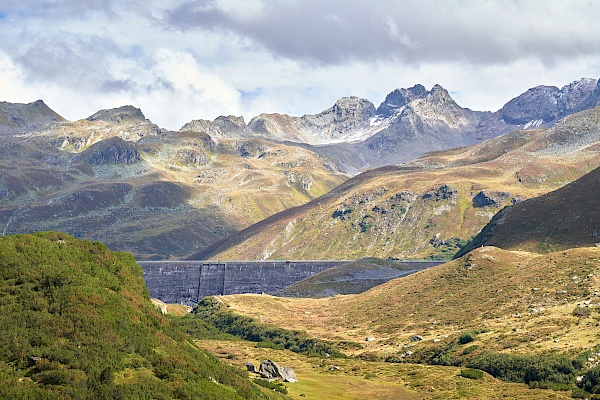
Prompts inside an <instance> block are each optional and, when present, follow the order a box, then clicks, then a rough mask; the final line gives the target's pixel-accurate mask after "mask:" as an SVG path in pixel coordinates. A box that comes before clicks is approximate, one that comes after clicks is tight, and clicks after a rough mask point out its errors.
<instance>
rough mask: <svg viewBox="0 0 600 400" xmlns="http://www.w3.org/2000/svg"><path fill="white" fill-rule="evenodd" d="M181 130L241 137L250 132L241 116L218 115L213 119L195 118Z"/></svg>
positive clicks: (216, 135)
mask: <svg viewBox="0 0 600 400" xmlns="http://www.w3.org/2000/svg"><path fill="white" fill-rule="evenodd" d="M179 131H180V132H182V131H190V132H203V133H207V134H209V135H210V136H212V137H215V138H220V137H223V138H241V137H244V136H247V135H249V134H250V132H249V130H248V129H247V126H246V122H245V121H244V118H243V117H236V116H233V115H229V116H227V117H225V116H220V117H217V118H215V120H214V121H209V120H206V119H195V120H193V121H191V122H188V123H187V124H185V125H183V126H182V127H181V129H180V130H179Z"/></svg>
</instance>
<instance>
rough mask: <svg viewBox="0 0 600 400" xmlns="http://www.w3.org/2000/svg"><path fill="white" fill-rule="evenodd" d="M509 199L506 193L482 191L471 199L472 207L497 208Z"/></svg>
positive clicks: (508, 194)
mask: <svg viewBox="0 0 600 400" xmlns="http://www.w3.org/2000/svg"><path fill="white" fill-rule="evenodd" d="M509 197H510V193H508V192H493V191H488V190H482V191H481V192H479V193H477V194H476V195H475V197H473V205H474V206H475V207H487V206H498V205H502V204H503V203H504V202H505V201H506V200H508V198H509Z"/></svg>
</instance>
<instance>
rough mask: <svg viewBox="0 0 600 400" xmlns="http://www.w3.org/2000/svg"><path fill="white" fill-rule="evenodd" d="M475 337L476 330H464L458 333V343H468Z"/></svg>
mask: <svg viewBox="0 0 600 400" xmlns="http://www.w3.org/2000/svg"><path fill="white" fill-rule="evenodd" d="M476 337H477V332H475V331H469V332H465V333H463V334H462V335H460V337H459V338H458V343H460V344H467V343H470V342H472V341H473V340H475V338H476Z"/></svg>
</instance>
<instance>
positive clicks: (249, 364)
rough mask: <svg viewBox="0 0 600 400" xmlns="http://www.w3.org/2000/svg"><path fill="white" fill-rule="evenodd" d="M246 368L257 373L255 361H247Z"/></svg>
mask: <svg viewBox="0 0 600 400" xmlns="http://www.w3.org/2000/svg"><path fill="white" fill-rule="evenodd" d="M246 369H247V370H248V372H253V373H256V365H254V363H251V362H247V363H246Z"/></svg>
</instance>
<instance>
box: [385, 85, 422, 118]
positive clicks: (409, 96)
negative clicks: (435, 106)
mask: <svg viewBox="0 0 600 400" xmlns="http://www.w3.org/2000/svg"><path fill="white" fill-rule="evenodd" d="M425 96H427V89H425V87H424V86H423V85H421V84H417V85H415V86H413V87H411V88H408V89H396V90H394V91H393V92H391V93H390V94H388V95H387V96H386V98H385V100H384V101H383V103H381V105H380V106H379V108H377V114H378V115H381V116H383V117H386V118H387V117H391V116H392V115H394V114H395V113H396V111H397V110H398V109H400V108H402V107H404V106H406V105H407V104H408V103H410V102H411V101H413V100H415V99H421V98H424V97H425Z"/></svg>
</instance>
